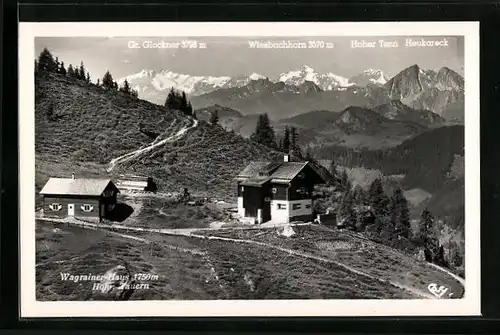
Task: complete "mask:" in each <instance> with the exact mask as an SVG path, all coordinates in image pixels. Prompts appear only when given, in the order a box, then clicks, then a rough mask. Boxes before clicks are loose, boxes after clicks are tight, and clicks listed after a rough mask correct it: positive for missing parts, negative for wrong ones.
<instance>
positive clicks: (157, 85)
mask: <svg viewBox="0 0 500 335" xmlns="http://www.w3.org/2000/svg"><path fill="white" fill-rule="evenodd" d="M262 78H265V77H264V76H262V75H260V74H258V73H252V74H251V75H249V76H241V77H229V76H219V77H215V76H192V75H188V74H182V73H176V72H173V71H171V70H162V71H155V70H151V69H143V70H142V71H140V72H138V73H135V74H131V75H129V76H126V77H124V78H121V79H120V80H119V81H118V84H119V85H122V84H123V82H124V81H125V79H126V80H127V81H128V82H129V84H130V86H131V87H132V88H133V89H135V90H137V92H138V93H139V97H141V98H142V99H146V100H149V101H152V102H156V103H163V102H164V100H165V98H166V96H167V92H168V91H169V90H170V89H171V88H174V89H177V90H181V91H184V92H186V93H187V94H189V95H191V96H195V95H201V94H205V93H209V92H212V91H214V90H216V89H219V88H230V87H241V86H245V85H246V84H248V83H249V82H250V81H252V80H258V79H262Z"/></svg>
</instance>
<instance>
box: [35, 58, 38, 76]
mask: <svg viewBox="0 0 500 335" xmlns="http://www.w3.org/2000/svg"><path fill="white" fill-rule="evenodd" d="M36 73H38V61H37V60H36V59H35V74H36Z"/></svg>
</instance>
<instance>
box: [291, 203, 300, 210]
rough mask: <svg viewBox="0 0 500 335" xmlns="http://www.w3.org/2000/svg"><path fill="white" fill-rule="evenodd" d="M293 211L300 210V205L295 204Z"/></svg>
mask: <svg viewBox="0 0 500 335" xmlns="http://www.w3.org/2000/svg"><path fill="white" fill-rule="evenodd" d="M292 209H293V210H296V209H300V204H293V207H292Z"/></svg>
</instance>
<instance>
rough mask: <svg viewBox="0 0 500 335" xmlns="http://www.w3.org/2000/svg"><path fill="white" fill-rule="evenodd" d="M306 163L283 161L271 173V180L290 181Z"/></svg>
mask: <svg viewBox="0 0 500 335" xmlns="http://www.w3.org/2000/svg"><path fill="white" fill-rule="evenodd" d="M306 165H307V162H283V163H282V164H281V166H280V167H279V168H278V169H277V170H276V171H274V173H273V174H272V177H273V179H272V182H280V181H291V180H292V179H293V178H295V176H297V175H298V174H299V172H300V171H302V169H303V168H305V167H306Z"/></svg>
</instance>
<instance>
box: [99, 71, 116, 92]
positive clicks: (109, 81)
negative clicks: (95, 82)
mask: <svg viewBox="0 0 500 335" xmlns="http://www.w3.org/2000/svg"><path fill="white" fill-rule="evenodd" d="M102 86H103V87H104V88H105V89H108V90H109V89H113V88H114V80H113V76H112V75H111V73H110V72H109V71H106V73H105V74H104V77H102Z"/></svg>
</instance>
